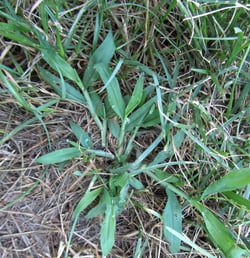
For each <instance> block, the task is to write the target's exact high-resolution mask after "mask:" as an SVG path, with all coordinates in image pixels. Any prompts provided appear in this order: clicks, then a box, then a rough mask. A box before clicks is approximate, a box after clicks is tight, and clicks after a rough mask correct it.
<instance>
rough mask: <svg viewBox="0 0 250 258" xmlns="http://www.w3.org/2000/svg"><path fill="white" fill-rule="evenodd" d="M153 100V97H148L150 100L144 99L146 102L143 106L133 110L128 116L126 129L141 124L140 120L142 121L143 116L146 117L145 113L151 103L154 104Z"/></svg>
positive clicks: (154, 99) (131, 128)
mask: <svg viewBox="0 0 250 258" xmlns="http://www.w3.org/2000/svg"><path fill="white" fill-rule="evenodd" d="M155 101H156V98H155V97H154V98H152V99H150V100H148V101H146V103H145V104H144V105H143V106H141V107H140V108H138V109H137V110H135V111H134V112H133V113H132V114H131V115H130V116H129V117H128V119H127V126H126V131H131V130H133V129H134V128H135V127H137V126H141V125H142V122H143V120H144V118H145V117H146V115H147V114H148V112H149V111H150V109H151V107H152V105H154V103H155Z"/></svg>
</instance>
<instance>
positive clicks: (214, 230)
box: [191, 200, 245, 258]
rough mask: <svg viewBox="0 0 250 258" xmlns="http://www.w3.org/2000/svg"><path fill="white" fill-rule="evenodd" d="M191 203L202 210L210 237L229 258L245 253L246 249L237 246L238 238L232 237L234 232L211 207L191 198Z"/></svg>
mask: <svg viewBox="0 0 250 258" xmlns="http://www.w3.org/2000/svg"><path fill="white" fill-rule="evenodd" d="M191 203H192V204H193V205H194V206H195V207H196V208H197V209H198V210H199V211H200V212H201V214H202V216H203V219H204V221H205V225H206V228H207V231H208V232H209V235H210V239H211V240H212V241H213V242H214V244H215V245H217V246H218V247H219V248H220V250H221V251H222V252H223V253H224V255H225V257H227V258H235V257H241V256H234V255H235V254H238V253H240V252H241V253H244V252H245V250H243V249H242V248H240V247H239V246H237V244H236V240H235V239H234V238H233V237H232V235H233V234H232V233H231V232H230V231H229V230H228V229H227V228H226V227H225V225H224V223H223V222H222V221H220V220H219V219H218V218H217V217H216V216H215V215H214V214H213V213H212V212H211V211H210V210H209V209H207V208H206V207H205V206H203V205H202V204H200V203H199V202H196V201H194V200H191Z"/></svg>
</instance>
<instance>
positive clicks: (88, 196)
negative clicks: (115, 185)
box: [73, 187, 103, 219]
mask: <svg viewBox="0 0 250 258" xmlns="http://www.w3.org/2000/svg"><path fill="white" fill-rule="evenodd" d="M102 190H103V188H102V187H99V188H97V189H95V190H92V191H87V192H86V193H85V194H84V195H83V197H82V199H81V200H80V201H79V203H78V204H77V206H76V208H75V210H74V213H73V219H75V218H78V217H79V215H80V213H81V212H82V211H83V210H84V209H86V208H87V207H88V206H89V205H90V204H91V203H92V202H93V201H94V200H95V199H96V198H97V197H98V195H99V194H100V193H101V192H102Z"/></svg>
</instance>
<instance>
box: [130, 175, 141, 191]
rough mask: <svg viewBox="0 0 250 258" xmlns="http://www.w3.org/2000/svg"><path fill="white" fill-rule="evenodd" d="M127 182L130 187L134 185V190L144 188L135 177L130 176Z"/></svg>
mask: <svg viewBox="0 0 250 258" xmlns="http://www.w3.org/2000/svg"><path fill="white" fill-rule="evenodd" d="M129 184H130V185H131V186H132V187H134V188H135V189H136V190H144V189H145V186H144V185H143V184H142V182H141V181H140V180H138V179H137V178H135V177H131V178H130V179H129Z"/></svg>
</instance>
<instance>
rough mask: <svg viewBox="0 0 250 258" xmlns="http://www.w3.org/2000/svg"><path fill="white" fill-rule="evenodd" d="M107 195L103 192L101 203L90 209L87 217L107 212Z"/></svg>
mask: <svg viewBox="0 0 250 258" xmlns="http://www.w3.org/2000/svg"><path fill="white" fill-rule="evenodd" d="M105 200H106V199H105V195H104V194H103V195H102V196H101V197H100V201H99V203H98V204H97V205H96V206H95V207H93V208H92V209H91V210H90V211H88V213H87V215H86V216H85V217H86V218H87V219H91V218H94V217H96V216H99V215H102V214H103V213H105V209H106V202H105Z"/></svg>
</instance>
